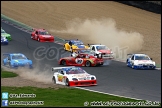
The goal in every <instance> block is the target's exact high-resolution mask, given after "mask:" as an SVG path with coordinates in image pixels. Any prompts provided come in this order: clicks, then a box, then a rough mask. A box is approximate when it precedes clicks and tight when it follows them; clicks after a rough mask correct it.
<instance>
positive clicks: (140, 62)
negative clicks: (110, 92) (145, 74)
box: [126, 54, 156, 69]
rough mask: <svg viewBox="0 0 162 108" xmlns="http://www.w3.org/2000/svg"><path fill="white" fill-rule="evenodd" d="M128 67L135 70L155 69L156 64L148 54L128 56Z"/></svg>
mask: <svg viewBox="0 0 162 108" xmlns="http://www.w3.org/2000/svg"><path fill="white" fill-rule="evenodd" d="M127 55H128V56H129V57H128V58H127V60H126V63H127V66H128V67H131V68H133V69H155V68H156V65H155V62H154V61H152V58H150V57H149V56H148V55H146V54H127Z"/></svg>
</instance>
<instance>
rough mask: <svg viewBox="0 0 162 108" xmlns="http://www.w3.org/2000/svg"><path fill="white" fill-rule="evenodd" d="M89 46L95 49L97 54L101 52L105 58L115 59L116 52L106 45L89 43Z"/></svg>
mask: <svg viewBox="0 0 162 108" xmlns="http://www.w3.org/2000/svg"><path fill="white" fill-rule="evenodd" d="M89 47H90V49H91V50H92V51H94V53H95V55H96V56H98V55H99V54H101V55H102V58H103V59H113V58H114V54H113V52H112V51H111V49H109V48H108V47H107V46H105V45H93V44H92V45H89Z"/></svg>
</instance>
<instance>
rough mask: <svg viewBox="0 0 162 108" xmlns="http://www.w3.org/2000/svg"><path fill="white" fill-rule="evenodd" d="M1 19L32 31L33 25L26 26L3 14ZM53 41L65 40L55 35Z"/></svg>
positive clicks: (60, 41) (61, 41) (63, 41)
mask: <svg viewBox="0 0 162 108" xmlns="http://www.w3.org/2000/svg"><path fill="white" fill-rule="evenodd" d="M1 20H3V21H7V22H8V23H10V24H12V25H15V26H17V27H19V28H22V29H25V30H27V31H28V32H32V28H33V27H31V26H28V25H26V24H24V23H21V22H18V21H16V20H14V19H12V18H9V17H7V16H5V15H3V14H1ZM54 36H55V35H54ZM55 41H57V42H59V43H65V40H64V39H61V38H59V37H57V36H55Z"/></svg>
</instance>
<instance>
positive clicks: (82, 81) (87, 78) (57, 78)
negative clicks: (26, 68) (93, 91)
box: [52, 66, 97, 86]
mask: <svg viewBox="0 0 162 108" xmlns="http://www.w3.org/2000/svg"><path fill="white" fill-rule="evenodd" d="M52 72H54V74H53V77H52V81H53V82H54V84H61V85H66V86H92V85H97V80H96V77H95V76H94V75H90V74H88V73H87V72H86V71H85V70H83V69H82V68H80V67H75V66H69V67H52Z"/></svg>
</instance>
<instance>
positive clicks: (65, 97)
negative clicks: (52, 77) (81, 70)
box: [1, 86, 149, 107]
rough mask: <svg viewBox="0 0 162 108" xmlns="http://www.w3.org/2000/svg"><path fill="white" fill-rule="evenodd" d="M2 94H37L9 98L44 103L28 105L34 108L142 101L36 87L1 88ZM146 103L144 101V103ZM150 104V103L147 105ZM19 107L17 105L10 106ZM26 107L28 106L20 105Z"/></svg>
mask: <svg viewBox="0 0 162 108" xmlns="http://www.w3.org/2000/svg"><path fill="white" fill-rule="evenodd" d="M1 92H8V93H9V94H11V93H12V94H18V95H19V94H20V93H24V94H32V93H33V94H35V95H36V97H35V98H9V99H8V100H9V102H11V101H43V102H44V105H28V106H31V107H34V106H48V107H76V106H77V107H81V106H84V103H85V102H86V104H87V102H88V103H89V105H88V106H90V102H93V101H99V102H100V101H102V102H107V101H109V102H113V101H116V102H117V101H118V102H119V101H120V102H121V101H127V102H139V101H141V100H134V99H129V98H123V97H117V96H111V95H105V94H101V93H95V92H90V91H86V90H80V89H77V88H57V89H56V88H55V89H54V88H36V87H6V86H2V87H1ZM143 102H144V101H143ZM147 104H149V103H147ZM9 106H17V105H9ZM19 106H26V105H19Z"/></svg>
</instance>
